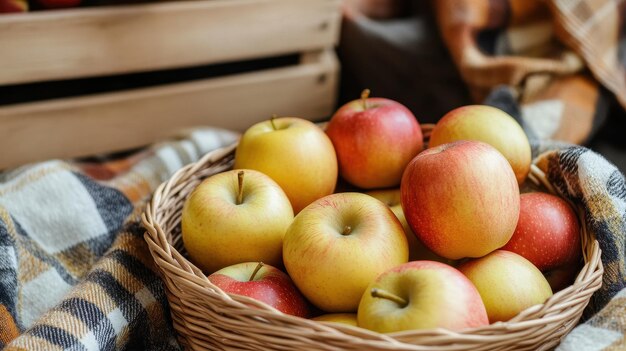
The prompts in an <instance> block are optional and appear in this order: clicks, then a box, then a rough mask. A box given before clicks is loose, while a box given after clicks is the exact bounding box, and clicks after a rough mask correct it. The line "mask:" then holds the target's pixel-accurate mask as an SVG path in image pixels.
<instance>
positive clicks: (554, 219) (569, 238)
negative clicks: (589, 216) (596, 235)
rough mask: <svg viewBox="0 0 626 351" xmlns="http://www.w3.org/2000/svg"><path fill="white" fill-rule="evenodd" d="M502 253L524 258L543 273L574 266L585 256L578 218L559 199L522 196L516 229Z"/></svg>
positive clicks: (540, 194)
mask: <svg viewBox="0 0 626 351" xmlns="http://www.w3.org/2000/svg"><path fill="white" fill-rule="evenodd" d="M503 249H504V250H508V251H512V252H515V253H517V254H519V255H522V256H524V258H526V259H527V260H529V261H530V262H532V263H533V264H534V265H535V266H536V267H537V268H539V270H540V271H542V272H544V271H546V270H550V269H554V268H557V267H563V266H567V265H573V264H574V263H575V262H577V261H578V260H580V257H581V254H582V249H581V242H580V225H579V224H578V217H577V216H576V213H575V212H574V210H572V208H571V207H570V206H569V205H568V204H567V202H565V200H563V199H561V198H560V197H558V196H555V195H551V194H547V193H539V192H537V193H526V194H522V196H521V197H520V214H519V221H518V222H517V227H516V228H515V232H514V233H513V237H511V240H509V242H508V243H507V244H506V245H505V246H504V247H503Z"/></svg>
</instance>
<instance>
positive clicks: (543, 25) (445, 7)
mask: <svg viewBox="0 0 626 351" xmlns="http://www.w3.org/2000/svg"><path fill="white" fill-rule="evenodd" d="M435 4H436V6H435V7H436V12H437V17H438V24H439V27H440V29H441V33H442V38H443V40H444V42H445V43H446V45H447V47H448V49H449V51H450V53H451V54H452V58H453V59H454V61H455V63H456V65H457V67H458V69H459V71H460V73H461V75H462V77H463V79H464V80H465V82H466V83H467V84H468V86H469V88H470V91H471V93H472V95H473V97H474V100H475V101H484V99H485V98H486V97H487V96H488V95H489V94H490V93H492V92H493V89H494V88H496V87H498V86H508V87H511V88H512V89H511V93H512V94H513V96H514V98H515V100H516V101H518V102H519V104H520V105H521V116H520V117H521V122H522V123H523V125H524V128H525V130H526V131H527V132H528V134H529V136H531V137H533V138H537V139H544V140H548V139H550V140H560V141H567V142H570V143H575V144H582V143H584V142H585V141H587V140H588V138H589V137H590V136H591V135H593V133H595V132H596V130H597V129H598V127H599V126H600V125H601V124H602V123H603V122H604V120H605V118H606V115H607V114H606V111H607V106H608V103H609V100H610V95H611V93H612V94H613V95H614V96H615V97H616V98H617V100H618V101H619V102H620V103H621V105H622V107H626V74H625V71H624V65H625V64H626V58H625V55H624V54H623V50H625V49H626V42H625V41H624V38H623V37H622V36H623V30H622V26H623V25H622V23H623V20H624V9H625V4H626V2H624V1H617V0H615V1H613V0H550V1H542V0H441V1H437V2H435ZM620 58H621V60H622V62H620ZM587 69H588V70H587ZM601 86H603V87H604V88H606V89H608V92H607V91H606V90H604V89H601ZM609 92H610V93H609Z"/></svg>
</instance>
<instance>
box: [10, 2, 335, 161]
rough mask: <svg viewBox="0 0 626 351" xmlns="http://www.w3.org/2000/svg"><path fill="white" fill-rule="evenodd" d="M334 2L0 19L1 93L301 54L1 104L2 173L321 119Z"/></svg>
mask: <svg viewBox="0 0 626 351" xmlns="http://www.w3.org/2000/svg"><path fill="white" fill-rule="evenodd" d="M339 6H340V1H339V0H300V1H293V0H202V1H191V2H173V3H159V4H145V5H127V6H115V7H103V8H87V9H73V10H63V11H50V12H39V13H30V14H15V15H4V16H0V48H2V55H0V67H2V69H0V85H5V86H6V85H12V84H23V83H32V82H40V81H48V80H58V79H71V78H84V77H97V76H106V75H116V74H125V73H132V72H145V71H154V70H163V69H172V68H184V67H194V66H198V65H207V64H214V63H215V64H217V63H224V62H233V61H241V60H246V59H253V58H263V57H272V56H277V55H284V54H294V53H297V54H298V55H300V60H299V62H298V63H297V64H294V65H288V66H285V67H278V68H272V69H265V70H259V71H254V72H247V73H242V74H234V75H228V76H224V77H214V78H208V79H202V80H195V81H192V82H183V83H175V84H166V85H160V86H151V87H147V88H141V89H134V90H126V91H115V92H109V93H103V94H96V95H90V96H82V97H70V98H63V99H55V100H49V101H41V102H30V103H22V104H14V105H5V106H0V149H2V150H5V151H4V152H2V153H0V155H1V156H0V168H3V167H10V166H15V165H19V164H22V163H25V162H31V161H36V160H43V159H48V158H66V157H75V156H85V155H92V154H95V153H101V152H109V151H119V150H124V149H128V148H132V147H137V146H141V145H145V144H147V143H149V142H152V141H154V140H157V139H160V138H163V137H166V136H168V135H171V134H172V133H173V132H175V131H176V130H178V129H181V128H188V127H191V126H197V125H212V126H218V127H224V128H230V129H236V130H243V129H245V128H246V127H248V126H249V125H251V124H252V123H254V122H256V121H259V120H263V119H266V118H267V117H268V116H270V115H271V114H274V113H276V114H278V115H297V116H302V117H304V118H308V119H312V120H315V119H320V118H323V117H326V116H328V115H329V114H330V113H331V112H332V109H333V108H334V104H335V96H336V87H337V73H338V64H337V60H336V57H335V55H334V51H333V47H334V45H335V44H336V42H337V38H338V32H339V22H340V15H339ZM7 150H11V151H10V152H7Z"/></svg>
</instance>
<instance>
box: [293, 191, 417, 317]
mask: <svg viewBox="0 0 626 351" xmlns="http://www.w3.org/2000/svg"><path fill="white" fill-rule="evenodd" d="M408 251H409V249H408V247H407V242H406V237H405V236H404V232H403V231H402V225H401V224H400V222H399V221H398V219H397V218H396V216H395V215H394V214H393V212H391V210H390V209H389V208H388V207H387V206H386V205H385V204H383V203H382V202H380V201H378V200H376V199H375V198H373V197H371V196H369V195H365V194H361V193H339V194H333V195H328V196H326V197H323V198H321V199H319V200H317V201H315V202H313V203H312V204H310V205H309V206H307V207H306V208H305V209H303V210H302V211H301V212H300V213H299V214H298V215H297V216H296V218H294V220H293V223H292V224H291V225H290V226H289V228H288V229H287V232H286V233H285V238H284V241H283V261H284V263H285V268H286V269H287V272H288V273H289V276H291V279H293V281H294V283H295V284H296V286H297V287H298V289H300V291H301V292H302V294H304V296H305V297H306V298H307V299H308V300H309V301H311V302H312V303H313V304H314V305H315V306H317V307H318V308H320V309H322V310H324V311H326V312H355V311H356V309H357V306H358V305H359V300H360V299H361V296H362V295H363V291H365V288H366V287H367V285H368V284H369V283H370V282H371V281H373V280H374V279H375V278H376V277H377V276H378V275H379V274H381V273H382V272H384V271H386V270H388V269H390V268H392V267H395V266H397V265H399V264H402V263H405V262H407V260H408V254H409V252H408Z"/></svg>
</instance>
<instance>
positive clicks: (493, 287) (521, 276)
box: [459, 250, 552, 323]
mask: <svg viewBox="0 0 626 351" xmlns="http://www.w3.org/2000/svg"><path fill="white" fill-rule="evenodd" d="M459 270H460V271H461V272H462V273H463V274H465V276H466V277H467V278H469V280H471V281H472V283H474V285H475V286H476V288H477V289H478V292H479V293H480V296H481V298H482V300H483V302H484V303H485V307H486V308H487V315H488V316H489V322H491V323H493V322H497V321H508V320H509V319H511V318H513V317H515V316H516V315H517V314H519V313H520V312H522V311H523V310H525V309H526V308H528V307H531V306H533V305H538V304H542V303H544V302H545V301H546V300H547V299H548V298H549V297H550V296H552V289H551V288H550V284H548V281H547V280H546V278H545V277H544V276H543V274H541V272H540V271H539V269H537V267H535V266H533V264H532V263H530V261H528V260H527V259H525V258H524V257H522V256H520V255H518V254H516V253H513V252H509V251H505V250H496V251H494V252H492V253H490V254H489V255H487V256H485V257H481V258H477V259H473V260H470V261H468V262H465V263H463V264H461V265H460V266H459Z"/></svg>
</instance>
